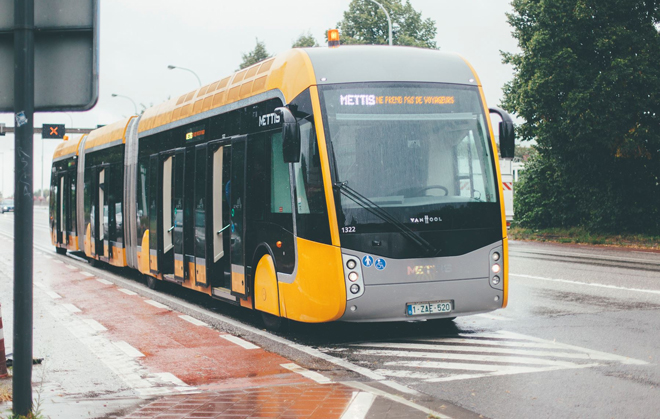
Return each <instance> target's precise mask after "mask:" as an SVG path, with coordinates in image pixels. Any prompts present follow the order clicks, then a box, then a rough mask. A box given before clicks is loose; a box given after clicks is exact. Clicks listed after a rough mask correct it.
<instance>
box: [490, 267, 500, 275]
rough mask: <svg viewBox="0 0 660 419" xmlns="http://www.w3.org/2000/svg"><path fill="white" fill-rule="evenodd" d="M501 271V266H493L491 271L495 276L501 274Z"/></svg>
mask: <svg viewBox="0 0 660 419" xmlns="http://www.w3.org/2000/svg"><path fill="white" fill-rule="evenodd" d="M500 269H502V268H500V265H493V266H492V267H491V270H492V271H493V273H494V274H498V273H500Z"/></svg>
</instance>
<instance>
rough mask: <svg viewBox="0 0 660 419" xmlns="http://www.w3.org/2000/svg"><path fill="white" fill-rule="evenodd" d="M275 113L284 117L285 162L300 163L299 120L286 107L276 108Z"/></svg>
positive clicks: (283, 148)
mask: <svg viewBox="0 0 660 419" xmlns="http://www.w3.org/2000/svg"><path fill="white" fill-rule="evenodd" d="M275 113H276V114H277V115H279V116H280V118H282V155H283V157H284V163H298V162H299V161H300V126H299V125H298V120H297V119H296V117H295V116H293V113H291V111H290V110H289V108H286V107H280V108H276V109H275Z"/></svg>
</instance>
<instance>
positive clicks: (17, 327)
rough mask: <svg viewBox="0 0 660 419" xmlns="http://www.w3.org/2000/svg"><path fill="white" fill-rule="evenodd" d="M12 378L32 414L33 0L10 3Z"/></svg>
mask: <svg viewBox="0 0 660 419" xmlns="http://www.w3.org/2000/svg"><path fill="white" fill-rule="evenodd" d="M14 23H15V28H14V112H15V118H16V121H15V126H16V133H15V137H14V141H15V151H14V167H15V173H16V178H15V180H14V204H15V206H16V210H15V212H14V377H13V383H12V384H13V393H14V394H13V397H14V399H13V412H14V414H15V415H23V416H27V415H28V414H29V413H30V412H31V410H32V324H33V321H32V263H33V261H32V233H33V230H32V221H33V217H34V214H33V201H32V188H33V187H32V185H33V180H32V177H33V175H32V168H33V160H34V156H33V154H32V153H33V149H34V144H33V142H32V141H33V129H34V0H14Z"/></svg>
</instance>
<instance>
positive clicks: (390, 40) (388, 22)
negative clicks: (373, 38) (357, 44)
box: [371, 0, 392, 46]
mask: <svg viewBox="0 0 660 419" xmlns="http://www.w3.org/2000/svg"><path fill="white" fill-rule="evenodd" d="M371 1H372V2H374V3H376V4H377V5H378V6H380V8H381V9H383V12H385V17H387V28H388V39H389V44H390V46H392V19H390V14H389V13H387V10H385V8H384V7H383V5H382V4H380V3H378V2H377V1H376V0H371Z"/></svg>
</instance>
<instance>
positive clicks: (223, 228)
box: [215, 224, 231, 234]
mask: <svg viewBox="0 0 660 419" xmlns="http://www.w3.org/2000/svg"><path fill="white" fill-rule="evenodd" d="M229 226H231V224H227V225H226V226H224V227H222V228H221V229H220V230H218V232H217V233H215V234H220V233H222V232H223V231H225V230H226V229H228V228H229Z"/></svg>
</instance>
